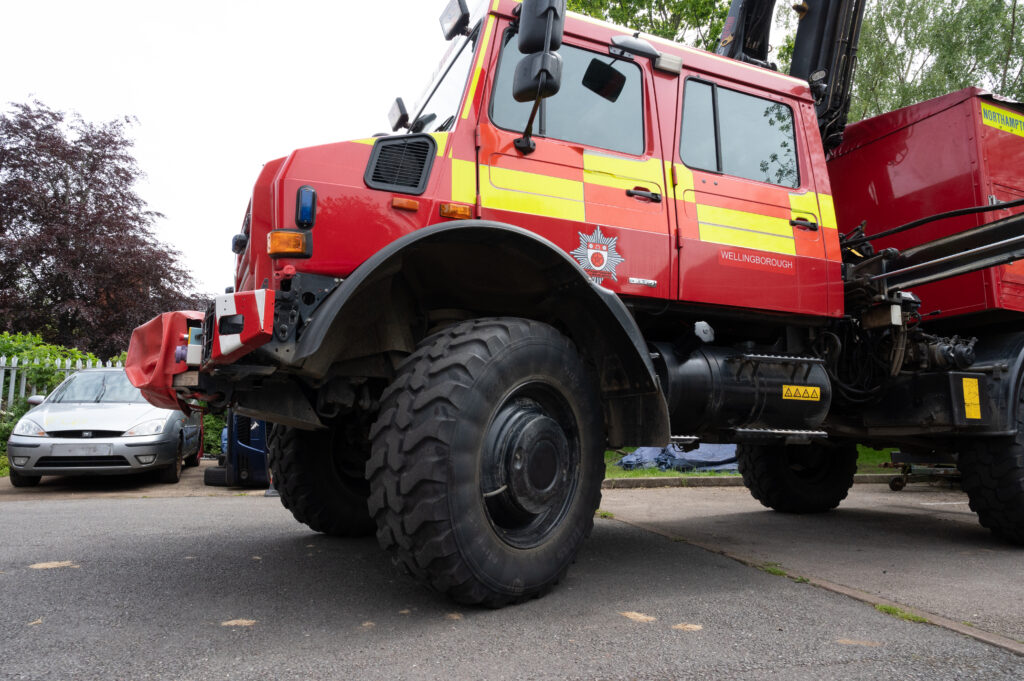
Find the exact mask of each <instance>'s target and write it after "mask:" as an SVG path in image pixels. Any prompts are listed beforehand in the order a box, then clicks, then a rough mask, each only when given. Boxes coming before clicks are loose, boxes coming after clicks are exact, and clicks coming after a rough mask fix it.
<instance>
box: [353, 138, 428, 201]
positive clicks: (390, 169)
mask: <svg viewBox="0 0 1024 681" xmlns="http://www.w3.org/2000/svg"><path fill="white" fill-rule="evenodd" d="M436 155H437V142H435V141H434V138H433V137H431V136H430V135H402V136H400V137H382V138H381V139H379V140H377V142H376V143H375V144H374V145H373V151H372V152H371V153H370V163H369V165H368V166H367V168H366V175H364V176H363V179H364V180H365V181H366V186H367V187H370V188H371V189H381V190H384V191H390V192H401V193H403V194H422V193H423V192H424V191H425V190H426V188H427V178H428V177H430V168H431V166H432V165H433V164H434V157H435V156H436Z"/></svg>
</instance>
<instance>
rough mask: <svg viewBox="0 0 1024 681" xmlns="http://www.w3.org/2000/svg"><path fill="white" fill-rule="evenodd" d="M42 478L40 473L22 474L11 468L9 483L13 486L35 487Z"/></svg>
mask: <svg viewBox="0 0 1024 681" xmlns="http://www.w3.org/2000/svg"><path fill="white" fill-rule="evenodd" d="M42 479H43V476H41V475H22V474H21V473H19V472H18V471H16V470H14V469H13V468H12V469H11V485H13V486H14V487H35V486H36V485H38V484H39V481H40V480H42Z"/></svg>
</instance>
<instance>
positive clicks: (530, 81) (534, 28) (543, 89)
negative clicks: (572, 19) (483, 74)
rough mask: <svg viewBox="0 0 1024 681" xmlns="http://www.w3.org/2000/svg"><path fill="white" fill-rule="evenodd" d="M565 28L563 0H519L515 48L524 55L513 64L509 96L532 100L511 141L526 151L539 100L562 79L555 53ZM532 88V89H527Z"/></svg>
mask: <svg viewBox="0 0 1024 681" xmlns="http://www.w3.org/2000/svg"><path fill="white" fill-rule="evenodd" d="M564 32H565V0H523V2H522V4H521V5H520V6H519V51H520V52H522V53H523V54H525V55H527V56H526V57H525V58H524V59H522V60H521V61H520V62H519V65H518V66H517V67H516V73H515V77H514V79H513V81H512V97H513V99H515V100H516V101H517V102H529V101H533V109H532V110H531V111H530V118H529V119H528V120H527V121H526V130H524V131H523V136H522V137H520V138H519V139H517V140H516V141H515V142H514V143H513V144H514V145H515V147H516V149H518V150H519V152H520V153H523V154H529V153H531V152H532V151H533V150H534V149H536V145H535V144H534V143H533V140H532V139H531V136H532V135H533V121H534V118H536V116H537V110H538V109H539V108H540V103H541V100H543V99H544V98H545V97H550V96H551V95H553V94H555V93H557V92H558V90H559V87H560V86H561V83H562V58H561V57H560V56H559V55H557V54H556V53H555V51H556V50H558V48H560V47H561V46H562V34H563V33H564ZM531 90H532V92H531Z"/></svg>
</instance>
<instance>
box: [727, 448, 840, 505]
mask: <svg viewBox="0 0 1024 681" xmlns="http://www.w3.org/2000/svg"><path fill="white" fill-rule="evenodd" d="M736 459H737V461H738V463H739V469H740V474H741V475H742V476H743V484H745V485H746V486H747V489H749V490H750V494H751V495H753V497H754V498H755V499H757V500H758V501H760V502H761V503H762V504H764V505H765V506H767V507H768V508H772V509H775V510H776V511H782V512H783V513H821V512H823V511H828V510H830V509H833V508H835V507H836V506H838V505H839V502H840V501H842V500H843V499H845V498H846V494H847V493H848V492H849V491H850V487H852V486H853V476H854V474H855V473H856V472H857V447H856V446H855V445H853V444H831V443H830V444H822V443H812V444H809V445H782V444H779V445H739V446H738V447H737V448H736Z"/></svg>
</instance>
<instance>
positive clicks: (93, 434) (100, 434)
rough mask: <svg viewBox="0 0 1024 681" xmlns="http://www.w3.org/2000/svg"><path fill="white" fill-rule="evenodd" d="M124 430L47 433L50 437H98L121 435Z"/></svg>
mask: <svg viewBox="0 0 1024 681" xmlns="http://www.w3.org/2000/svg"><path fill="white" fill-rule="evenodd" d="M122 433H124V431H123V430H48V431H46V434H47V435H49V436H50V437H63V438H70V439H77V438H97V437H121V434H122Z"/></svg>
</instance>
